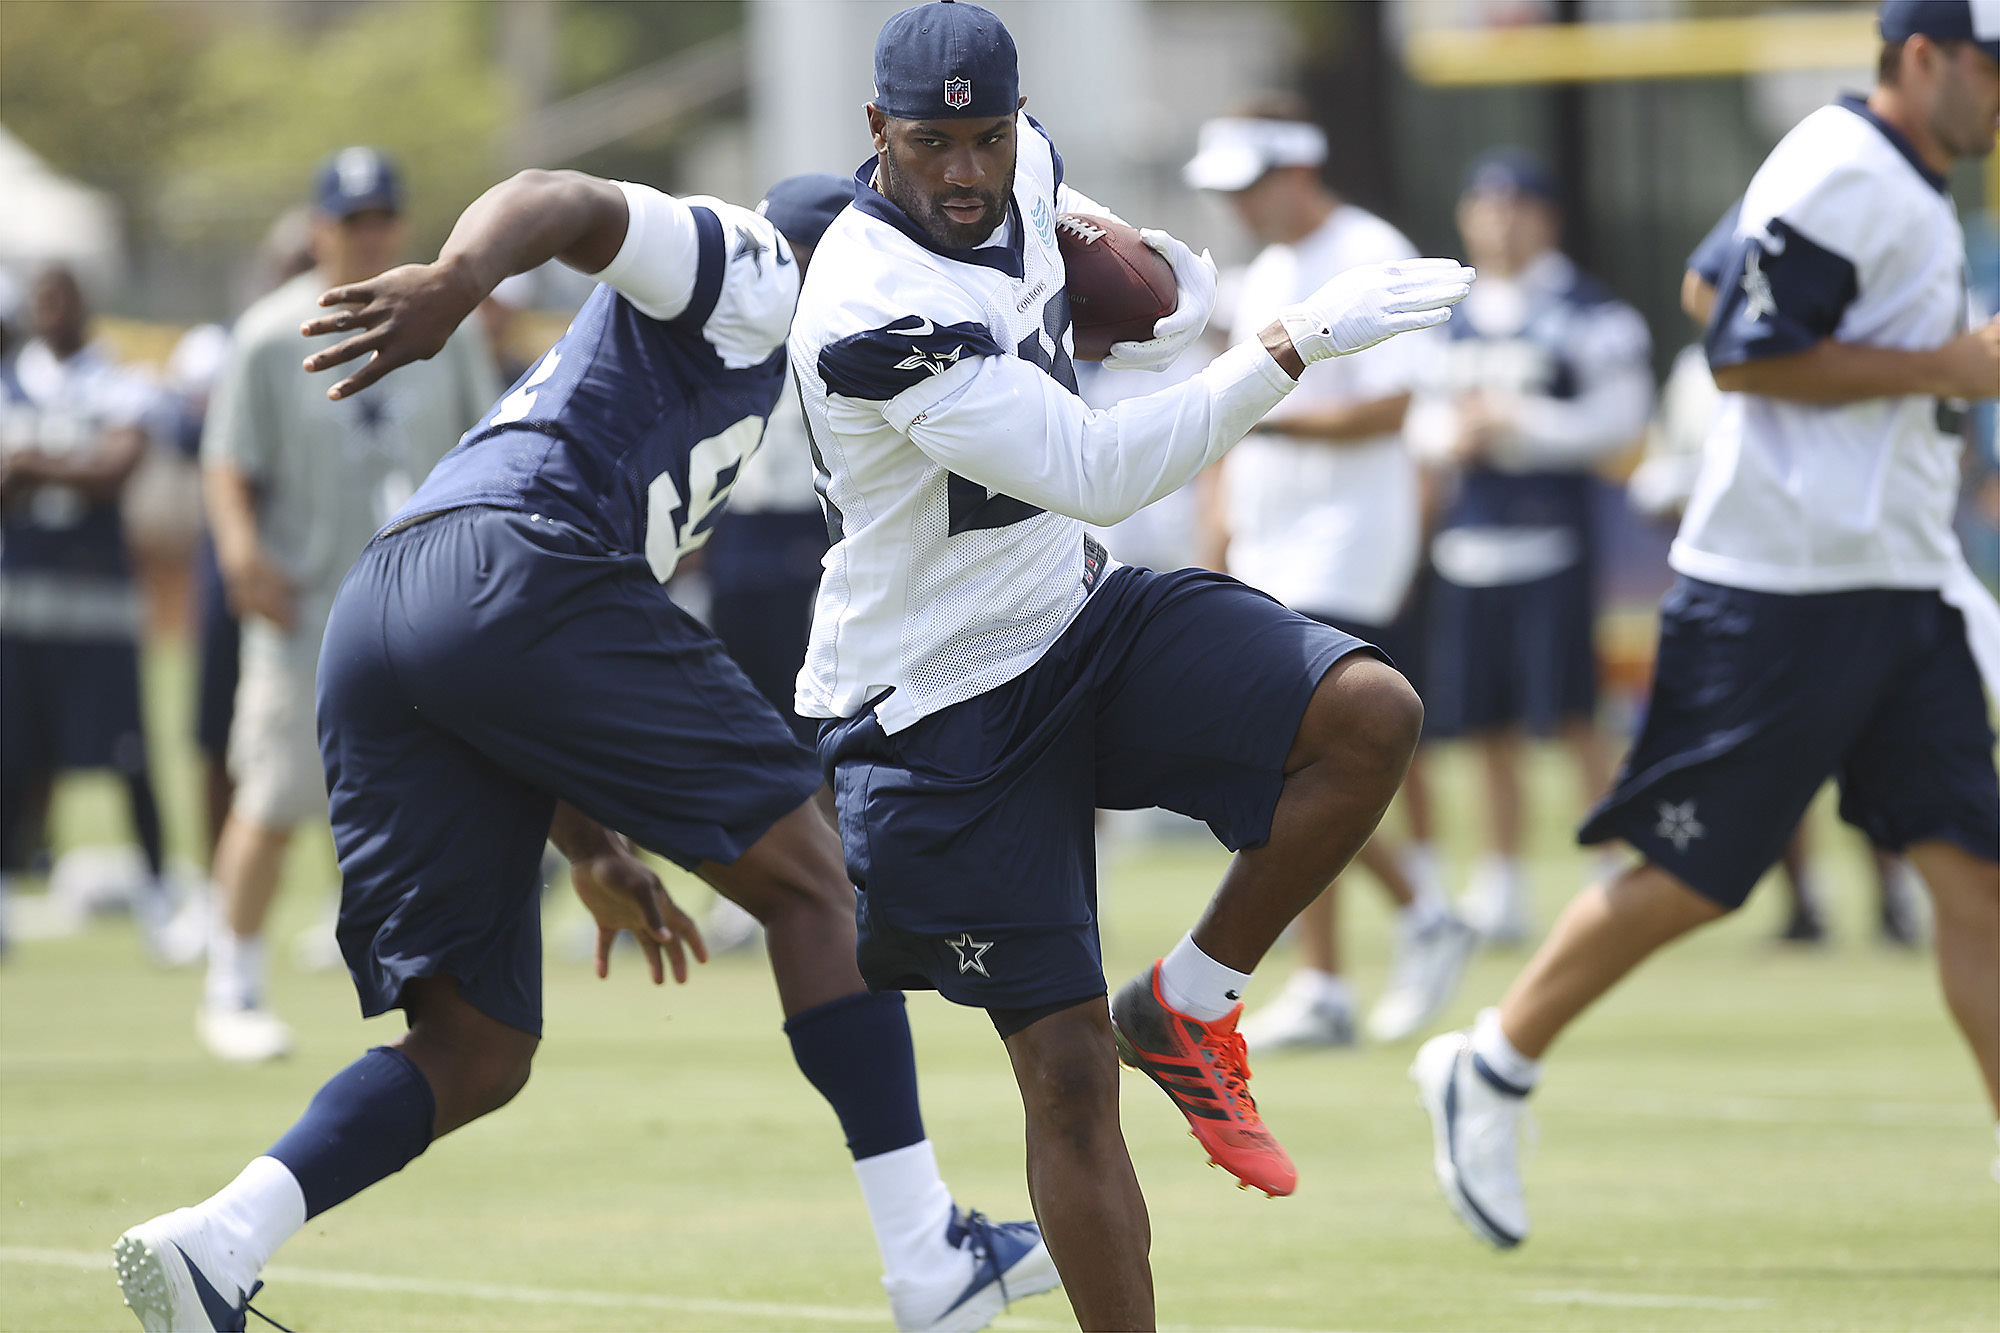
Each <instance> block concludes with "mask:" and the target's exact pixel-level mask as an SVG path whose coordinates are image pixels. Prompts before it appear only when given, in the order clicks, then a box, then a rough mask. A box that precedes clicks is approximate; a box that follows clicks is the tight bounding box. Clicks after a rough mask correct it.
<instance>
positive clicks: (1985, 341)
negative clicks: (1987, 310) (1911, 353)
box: [1939, 319, 2000, 399]
mask: <svg viewBox="0 0 2000 1333" xmlns="http://www.w3.org/2000/svg"><path fill="white" fill-rule="evenodd" d="M1939 350H1940V351H1941V352H1942V353H1943V355H1944V359H1945V376H1946V380H1947V384H1948V391H1949V393H1950V395H1951V396H1952V397H1954V398H1973V399H1978V398H2000V319H1994V320H1993V321H1991V322H1990V323H1987V324H1983V325H1981V326H1980V327H1978V328H1976V329H1972V330H1970V331H1969V332H1966V333H1961V334H1959V335H1958V337H1956V338H1954V339H1952V340H1951V341H1950V342H1948V343H1946V344H1945V345H1944V346H1943V347H1942V348H1941V349H1939Z"/></svg>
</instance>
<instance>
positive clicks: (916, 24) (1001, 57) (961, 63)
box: [875, 0, 1021, 120]
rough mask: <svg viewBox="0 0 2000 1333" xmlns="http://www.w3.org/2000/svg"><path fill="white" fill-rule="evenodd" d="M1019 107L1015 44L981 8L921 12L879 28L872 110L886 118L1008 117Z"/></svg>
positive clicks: (945, 1) (923, 8) (939, 6)
mask: <svg viewBox="0 0 2000 1333" xmlns="http://www.w3.org/2000/svg"><path fill="white" fill-rule="evenodd" d="M1020 101H1021V70H1020V61H1019V60H1018V59H1017V58H1016V57H1015V54H1014V39H1013V37H1012V36H1010V35H1009V34H1008V32H1007V25H1006V24H1004V23H1002V22H1001V21H1000V20H999V19H998V18H996V17H995V16H994V15H993V14H991V13H989V12H988V11H986V10H984V9H981V8H980V7H979V6H978V5H966V4H959V3H958V2H957V0H936V2H935V3H933V4H928V5H918V6H917V7H916V8H915V9H906V10H904V11H903V12H902V13H900V14H897V15H895V16H894V17H892V18H891V19H890V20H889V21H888V22H887V23H885V24H883V25H882V33H881V35H880V36H878V37H877V38H876V39H875V105H876V106H877V107H879V108H881V111H882V114H883V115H885V116H891V117H894V118H895V119H897V120H950V119H957V118H968V117H974V116H978V117H988V116H1008V115H1012V114H1013V113H1014V108H1015V107H1016V106H1017V105H1019V103H1020Z"/></svg>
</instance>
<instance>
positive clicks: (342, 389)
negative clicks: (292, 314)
mask: <svg viewBox="0 0 2000 1333" xmlns="http://www.w3.org/2000/svg"><path fill="white" fill-rule="evenodd" d="M485 297H486V293H485V292H483V291H479V290H477V289H476V288H475V287H474V286H473V285H472V284H470V283H468V282H467V281H465V279H464V277H463V276H462V275H461V274H460V273H459V271H458V270H456V269H454V268H452V267H450V266H448V265H445V264H404V265H402V266H401V267H399V268H392V269H390V270H388V271H387V272H385V273H378V274H376V275H375V276H374V277H372V278H369V279H367V280H366V281H364V282H351V283H349V284H348V285H347V286H345V287H334V288H332V289H330V290H328V291H324V292H321V293H320V297H319V303H320V304H321V305H323V306H338V307H340V309H339V310H337V311H335V312H334V313H333V314H330V315H317V316H315V317H314V318H312V319H309V320H307V321H306V322H305V323H304V324H301V325H300V326H299V332H300V333H303V334H304V335H305V336H306V337H308V338H317V337H320V336H322V335H324V334H328V333H351V334H352V335H353V336H351V337H348V338H345V339H342V340H341V341H340V342H337V343H335V344H334V345H333V346H331V347H326V348H322V349H321V350H319V351H317V352H314V353H313V354H312V355H311V356H309V357H307V358H306V359H305V368H306V369H307V370H309V371H320V370H325V369H327V368H328V367H331V366H341V365H346V364H347V363H348V362H350V361H353V360H355V359H356V358H357V357H362V356H366V357H367V358H368V359H367V360H366V361H363V362H362V363H361V366H360V368H359V369H357V370H356V371H355V372H354V373H353V374H352V375H349V376H348V377H347V378H346V379H344V380H342V381H340V383H338V384H336V385H334V386H333V387H332V388H331V389H328V390H327V391H326V396H327V397H328V398H332V399H335V400H338V399H341V398H349V397H352V396H353V395H355V394H357V393H360V392H361V391H362V390H363V389H365V388H367V387H368V386H369V385H371V384H373V383H374V382H375V381H376V380H379V379H381V378H382V377H383V376H384V375H387V374H388V373H389V372H390V371H392V370H394V369H396V368H397V367H398V366H407V365H408V364H410V362H412V361H428V360H429V359H430V358H432V357H434V356H436V355H437V354H438V353H439V352H440V351H441V350H443V348H444V344H445V340H446V339H447V338H449V337H451V334H452V331H453V330H454V329H456V328H457V327H458V326H459V325H460V324H462V323H464V322H465V317H466V316H467V315H470V314H471V313H472V312H473V311H474V310H476V309H478V307H479V303H480V302H481V301H482V300H484V299H485ZM355 330H359V332H355Z"/></svg>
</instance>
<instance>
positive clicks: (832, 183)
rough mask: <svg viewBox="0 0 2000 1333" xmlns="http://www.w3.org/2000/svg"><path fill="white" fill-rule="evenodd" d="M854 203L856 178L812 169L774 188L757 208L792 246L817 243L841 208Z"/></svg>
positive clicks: (790, 177) (787, 178) (781, 182)
mask: <svg viewBox="0 0 2000 1333" xmlns="http://www.w3.org/2000/svg"><path fill="white" fill-rule="evenodd" d="M853 202H854V177H852V176H835V175H832V174H830V173H828V172H824V171H809V172H807V173H806V174H805V175H803V176H787V177H785V178H784V179H783V180H781V181H779V182H778V183H777V184H776V185H773V186H772V187H771V192H770V193H769V194H767V195H765V196H764V202H763V203H761V204H758V205H757V211H758V212H759V213H762V214H763V215H764V216H765V217H767V218H769V219H770V220H771V225H772V226H774V227H776V228H777V229H778V234H779V235H780V236H782V237H784V238H785V239H786V240H788V241H790V242H791V243H792V244H793V245H818V244H819V238H820V237H822V236H824V235H826V229H827V228H828V227H831V226H832V225H833V220H834V218H836V217H838V216H839V215H840V210H841V209H843V208H846V207H847V206H848V205H849V204H851V203H853Z"/></svg>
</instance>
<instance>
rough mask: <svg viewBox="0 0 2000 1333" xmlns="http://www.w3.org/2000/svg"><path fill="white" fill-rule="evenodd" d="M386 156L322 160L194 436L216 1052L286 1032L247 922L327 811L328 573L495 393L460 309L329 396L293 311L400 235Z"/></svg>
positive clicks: (257, 922)
mask: <svg viewBox="0 0 2000 1333" xmlns="http://www.w3.org/2000/svg"><path fill="white" fill-rule="evenodd" d="M402 204H403V191H402V185H401V182H400V180H399V178H398V175H397V172H396V169H395V167H394V165H393V164H392V163H390V161H389V160H388V159H387V158H385V157H383V156H382V155H381V154H379V153H377V152H375V151H374V150H372V149H368V148H348V149H344V150H342V151H341V152H339V153H336V154H335V155H334V156H333V157H331V158H329V159H328V160H327V161H326V163H325V164H324V165H323V166H322V167H321V169H320V172H319V175H318V178H317V183H316V187H315V195H314V212H313V217H312V249H313V258H314V268H313V269H312V271H310V272H308V273H305V274H302V275H301V276H299V277H297V278H294V279H293V280H292V281H290V282H288V283H286V284H285V285H283V286H282V287H280V288H278V289H277V290H276V291H274V292H272V293H271V294H270V295H268V296H266V297H264V298H263V299H262V300H260V301H258V302H257V303H256V304H254V305H252V306H251V307H250V309H248V310H247V311H245V312H244V314H243V317H242V319H241V320H240V321H239V322H238V324H237V329H236V336H235V340H234V347H233V349H232V354H231V358H230V362H229V365H228V367H227V369H226V370H225V371H224V373H223V377H222V380H221V382H220V384H219V385H218V386H217V390H216V394H215V398H214V401H213V404H212V406H211V411H210V414H209V418H208V423H207V427H206V429H205V430H204V432H203V435H202V462H203V470H204V474H205V488H206V491H207V497H208V509H209V522H210V526H211V530H212V532H213V534H214V538H215V548H216V555H217V560H218V563H219V564H220V566H221V571H222V578H223V583H224V586H225V587H226V588H227V590H228V595H229V601H230V605H231V606H232V607H233V608H234V609H235V610H236V612H237V613H238V615H240V616H241V617H242V618H243V631H242V658H241V679H240V681H239V683H238V685H237V691H236V706H235V716H234V719H233V721H232V723H231V727H230V732H229V767H230V773H231V776H232V777H233V778H234V780H235V784H236V787H235V792H234V795H233V797H232V799H231V802H230V808H229V816H228V818H227V819H226V820H225V821H224V823H223V828H222V834H221V838H220V840H219V842H218V844H217V846H216V852H215V881H216V888H217V892H218V898H219V904H218V912H217V919H216V922H215V924H214V928H213V931H212V933H211V935H210V939H209V970H208V982H207V986H206V988H205V993H204V997H203V1000H202V1005H201V1009H200V1014H199V1022H198V1025H197V1026H198V1029H199V1031H200V1034H201V1037H202V1040H203V1042H204V1044H205V1045H207V1047H208V1048H209V1050H210V1051H212V1052H213V1053H214V1054H216V1055H217V1056H219V1057H221V1058H223V1059H227V1060H235V1061H245V1062H249V1061H258V1060H266V1059H271V1058H274V1057H276V1056H278V1055H281V1054H283V1053H284V1052H285V1051H286V1050H288V1049H289V1048H290V1044H291V1034H290V1031H289V1030H288V1029H287V1028H286V1027H285V1025H284V1024H283V1023H282V1022H281V1021H279V1020H278V1018H277V1017H276V1016H275V1015H274V1014H272V1013H271V1011H270V1009H269V1007H268V1006H267V1004H266V1003H265V995H264V982H265V962H264V943H263V932H264V923H265V918H266V916H267V915H268V913H269V911H270V906H271V900H272V898H273V896H274V894H275V893H276V891H277V887H278V881H279V877H280V872H281V871H282V869H283V864H284V854H285V850H286V848H287V846H288V844H289V842H290V838H291V833H292V829H293V828H294V826H296V825H297V824H298V823H299V822H300V821H301V820H305V819H313V818H321V819H323V818H325V816H326V786H325V777H324V774H323V772H322V769H321V766H320V758H319V744H318V737H317V734H316V732H315V728H314V715H313V678H314V674H315V672H316V670H317V667H318V659H319V643H320V636H321V634H322V632H323V630H324V629H325V624H326V614H327V609H328V607H329V605H330V603H331V601H332V597H333V593H334V590H335V588H337V587H338V586H339V583H340V579H341V577H342V576H343V575H344V574H345V573H346V572H347V568H348V566H349V564H351V563H352V562H353V560H354V557H355V556H356V555H357V554H358V553H359V552H360V550H361V548H362V547H363V546H364V545H366V544H367V541H368V539H369V537H370V536H371V535H372V534H373V533H374V532H375V530H376V529H377V528H378V527H379V526H380V525H381V524H382V522H384V521H385V520H386V519H387V518H388V516H389V515H390V514H392V513H394V512H395V510H396V508H397V507H398V506H399V505H401V503H402V502H403V501H404V500H405V499H406V498H408V496H409V495H410V493H411V492H412V491H413V490H414V488H415V486H416V483H417V482H419V481H421V480H422V479H423V477H424V475H425V474H426V473H427V472H428V471H429V470H430V468H431V466H432V465H433V464H434V463H435V462H436V461H437V460H438V459H439V458H440V457H442V456H443V454H444V453H445V451H446V450H448V449H450V448H451V446H452V445H453V444H455V443H457V441H458V437H459V435H460V434H461V433H462V432H463V431H464V430H465V429H466V428H467V427H469V426H471V425H472V424H473V423H474V422H475V421H477V420H478V419H479V417H480V416H481V415H482V414H483V413H484V412H485V411H486V409H487V407H488V406H489V405H490V404H491V402H492V401H493V399H494V398H495V397H496V396H497V394H498V392H499V385H498V383H497V381H496V380H495V377H494V373H493V366H492V363H491V358H490V356H489V355H488V354H487V351H486V347H485V342H484V339H483V338H482V337H481V336H480V334H479V331H478V327H477V325H476V324H474V325H471V326H468V327H467V328H466V329H464V330H462V331H461V332H460V333H459V334H457V335H454V336H453V338H452V339H451V341H450V342H449V343H448V344H447V345H446V346H445V348H444V350H443V351H442V352H440V353H439V354H438V356H437V357H435V358H434V359H432V360H430V361H427V362H423V363H420V364H417V365H414V366H411V367H410V368H409V369H408V370H407V371H406V372H405V373H404V374H403V375H399V376H397V377H396V379H395V380H394V381H393V382H391V383H389V384H386V385H384V386H383V388H382V390H381V391H380V392H377V393H372V394H369V395H367V396H366V397H365V398H358V399H349V400H345V401H342V402H338V403H336V402H331V401H329V400H328V399H327V397H326V388H327V385H328V384H329V383H330V382H331V381H330V380H329V379H328V378H326V377H324V376H321V377H310V376H308V375H306V374H305V373H304V372H303V371H302V370H301V369H300V364H299V363H300V361H301V360H302V359H303V358H304V357H305V355H306V354H307V352H308V351H309V350H310V349H309V347H308V345H307V344H306V342H305V340H304V339H303V338H302V337H301V336H300V335H299V325H300V324H301V323H302V322H304V321H305V320H306V319H308V318H310V317H311V316H312V315H314V314H315V313H318V311H319V306H318V297H319V294H320V292H322V291H323V290H325V289H326V288H328V287H333V286H339V285H342V284H346V283H352V282H358V281H361V280H362V279H365V278H368V277H371V276H373V275H374V274H376V273H379V272H381V271H382V270H383V269H385V268H387V267H389V266H390V265H391V264H392V263H394V262H395V261H396V260H397V258H398V257H399V256H400V255H401V253H402V250H403V245H404V226H403V220H402Z"/></svg>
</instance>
